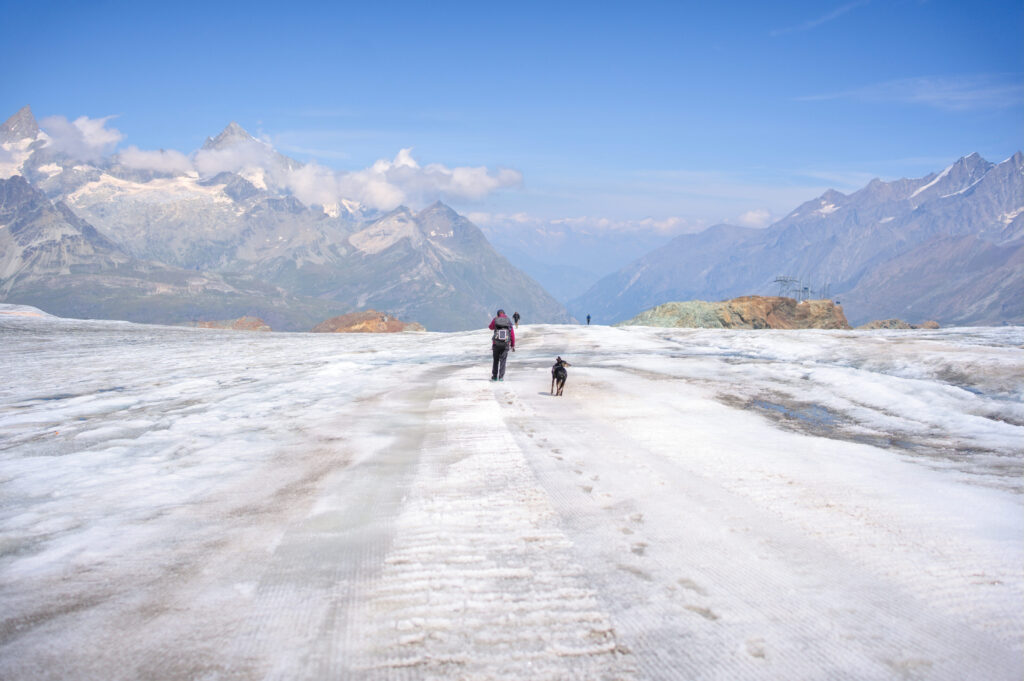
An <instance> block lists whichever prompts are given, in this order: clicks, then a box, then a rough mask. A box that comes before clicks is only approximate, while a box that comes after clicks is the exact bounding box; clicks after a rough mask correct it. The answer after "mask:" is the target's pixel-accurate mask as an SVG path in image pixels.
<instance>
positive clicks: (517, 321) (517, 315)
mask: <svg viewBox="0 0 1024 681" xmlns="http://www.w3.org/2000/svg"><path fill="white" fill-rule="evenodd" d="M512 321H514V322H515V323H516V328H517V329H518V328H519V313H518V312H513V313H512Z"/></svg>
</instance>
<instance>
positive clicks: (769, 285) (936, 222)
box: [569, 152, 1024, 324]
mask: <svg viewBox="0 0 1024 681" xmlns="http://www.w3.org/2000/svg"><path fill="white" fill-rule="evenodd" d="M779 276H789V277H792V278H793V279H796V280H799V281H802V282H804V284H805V285H809V286H810V288H811V289H813V290H816V291H817V292H819V293H820V292H822V291H823V290H824V289H825V288H826V287H825V285H826V284H828V289H829V293H830V295H831V297H832V298H834V299H838V300H841V301H842V303H843V305H844V308H845V309H846V312H847V314H848V315H849V316H850V319H851V320H853V321H854V322H855V323H864V322H866V321H869V320H871V319H877V318H883V317H901V318H906V319H910V320H913V321H923V320H925V319H938V320H939V321H940V322H942V323H943V324H1000V323H1004V322H1011V323H1022V322H1024V155H1022V154H1021V153H1020V152H1018V153H1017V154H1014V155H1013V156H1012V157H1010V158H1009V159H1006V160H1005V161H1003V162H1002V163H999V164H993V163H989V162H988V161H986V160H985V159H983V158H981V157H980V156H979V155H978V154H971V155H970V156H965V157H964V158H961V159H959V160H958V161H956V162H955V163H953V164H952V165H950V166H949V167H948V168H946V169H945V170H943V171H941V172H939V173H933V174H931V175H928V176H926V177H924V178H920V179H917V180H907V179H904V180H897V181H895V182H883V181H881V180H874V181H872V182H871V183H869V184H868V185H867V186H866V187H864V188H863V189H861V190H860V191H857V192H854V193H852V194H850V195H845V194H842V193H840V192H837V191H832V190H830V191H828V192H826V193H825V194H823V195H822V196H820V197H819V198H817V199H814V200H812V201H808V202H805V203H804V204H803V205H801V206H799V207H798V208H797V209H796V210H794V211H793V212H792V213H790V214H789V215H788V216H786V217H785V218H783V219H782V220H780V221H779V222H776V223H775V224H773V225H772V226H770V227H768V228H767V229H763V230H755V229H748V228H742V227H736V226H732V225H716V226H714V227H711V228H709V229H707V230H705V231H704V232H701V233H699V234H687V235H682V236H679V237H676V238H675V239H673V240H672V241H671V242H669V243H668V244H667V245H666V246H664V247H662V248H660V249H658V250H657V251H654V252H652V253H650V254H648V255H646V256H644V257H642V258H640V259H638V260H636V261H634V262H633V263H632V264H630V265H629V266H628V267H626V268H624V269H622V270H620V271H619V272H616V273H614V274H612V275H609V276H608V277H606V278H604V279H603V280H601V281H600V282H598V283H597V284H596V285H595V286H594V287H593V288H591V289H590V291H588V292H587V293H586V294H584V295H583V296H581V297H580V298H577V299H575V300H573V301H571V302H570V304H569V308H570V310H571V311H573V312H574V313H575V314H577V315H580V314H587V313H590V314H593V315H594V317H595V319H599V320H602V321H616V320H619V319H626V318H629V317H631V316H633V315H635V314H637V313H638V312H640V311H641V310H644V309H648V308H650V307H652V306H654V305H657V304H659V303H661V302H664V301H666V300H690V299H709V300H722V299H727V298H732V297H736V296H739V295H745V294H751V293H764V292H770V291H773V290H777V289H778V288H779V287H778V285H777V284H776V283H775V279H776V278H777V277H779Z"/></svg>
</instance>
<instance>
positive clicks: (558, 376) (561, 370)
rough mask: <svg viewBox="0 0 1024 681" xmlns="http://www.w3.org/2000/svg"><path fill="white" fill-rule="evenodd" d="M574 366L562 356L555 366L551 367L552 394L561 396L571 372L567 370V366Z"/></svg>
mask: <svg viewBox="0 0 1024 681" xmlns="http://www.w3.org/2000/svg"><path fill="white" fill-rule="evenodd" d="M569 366H572V365H571V364H569V363H568V362H566V361H565V360H564V359H562V358H561V357H559V358H557V359H556V360H555V364H554V366H552V367H551V394H552V395H555V396H560V395H561V394H562V388H564V387H565V379H567V378H569V372H568V371H566V370H565V367H569Z"/></svg>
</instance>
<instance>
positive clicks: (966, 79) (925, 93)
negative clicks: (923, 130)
mask: <svg viewBox="0 0 1024 681" xmlns="http://www.w3.org/2000/svg"><path fill="white" fill-rule="evenodd" d="M835 99H852V100H861V101H868V102H899V103H903V104H917V105H921V106H930V107H933V108H936V109H944V110H946V111H974V110H990V109H1005V108H1009V107H1013V106H1019V105H1020V103H1021V102H1022V101H1024V84H1022V83H1020V82H1018V81H1017V80H1015V79H1006V78H1002V77H998V76H992V75H975V76H963V77H921V78H903V79H900V80H892V81H887V82H884V83H874V84H871V85H866V86H864V87H860V88H854V89H851V90H844V91H841V92H834V93H827V94H821V95H809V96H806V97H800V98H799V101H805V102H813V101H826V100H835Z"/></svg>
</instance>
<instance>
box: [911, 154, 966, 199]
mask: <svg viewBox="0 0 1024 681" xmlns="http://www.w3.org/2000/svg"><path fill="white" fill-rule="evenodd" d="M955 165H956V164H955V163H954V164H952V165H950V166H947V167H946V169H945V170H943V171H942V172H941V173H939V174H938V175H936V176H935V179H933V180H932V181H931V182H929V183H928V184H925V185H922V186H920V187H918V188H917V191H915V192H914V193H913V194H911V195H910V198H914V197H915V196H917V195H918V194H920V193H922V192H925V191H927V190H929V189H931V188H932V187H934V186H935V185H936V184H938V183H939V181H940V180H941V179H942V178H944V177H945V176H946V175H949V171H951V170H952V169H953V166H955Z"/></svg>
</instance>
